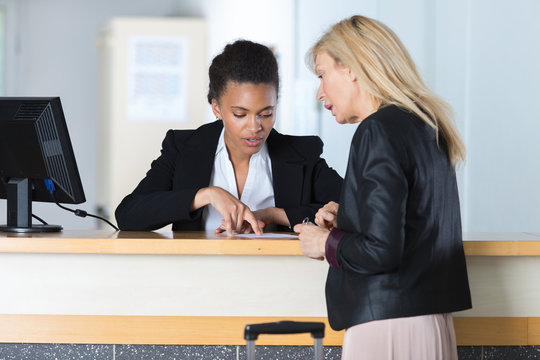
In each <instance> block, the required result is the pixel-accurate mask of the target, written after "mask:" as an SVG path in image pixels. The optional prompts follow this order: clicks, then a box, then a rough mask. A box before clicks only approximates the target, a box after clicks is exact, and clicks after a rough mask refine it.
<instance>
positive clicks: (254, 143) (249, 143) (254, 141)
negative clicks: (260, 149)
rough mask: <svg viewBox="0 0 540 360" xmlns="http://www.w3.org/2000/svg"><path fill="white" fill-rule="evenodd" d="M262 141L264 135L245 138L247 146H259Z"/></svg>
mask: <svg viewBox="0 0 540 360" xmlns="http://www.w3.org/2000/svg"><path fill="white" fill-rule="evenodd" d="M261 142H262V137H253V138H244V143H245V144H246V145H247V146H253V147H255V146H259V144H260V143H261Z"/></svg>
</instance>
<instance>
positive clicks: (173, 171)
mask: <svg viewBox="0 0 540 360" xmlns="http://www.w3.org/2000/svg"><path fill="white" fill-rule="evenodd" d="M222 129H223V123H222V122H221V121H219V120H218V121H215V122H213V123H210V124H206V125H203V126H201V127H199V128H198V129H196V130H169V131H168V132H167V135H166V137H165V140H164V141H163V145H162V150H161V156H160V157H159V158H157V159H156V160H154V161H153V162H152V166H151V169H150V170H149V171H148V172H147V174H146V177H145V178H144V179H143V180H142V181H141V182H140V183H139V185H138V186H137V187H136V188H135V190H134V191H133V193H131V194H130V195H128V196H126V197H125V198H124V199H123V200H122V202H121V203H120V205H119V206H118V208H117V209H116V212H115V215H116V221H117V222H118V226H119V227H120V229H121V230H155V229H159V228H161V227H163V226H165V225H168V224H171V223H172V224H173V226H172V229H173V230H202V229H203V224H202V208H201V209H198V210H197V211H194V212H190V211H189V206H190V204H191V202H192V201H193V198H194V196H195V194H196V193H197V191H198V190H199V189H201V188H203V187H207V186H208V185H209V182H210V176H211V174H212V169H213V166H214V157H215V153H216V148H217V144H218V140H219V136H220V134H221V131H222ZM267 144H268V153H269V155H270V158H271V160H272V175H273V182H274V198H275V204H276V207H279V208H283V209H284V210H285V212H286V214H287V217H288V218H289V222H290V223H291V226H294V225H295V224H297V223H300V222H302V220H303V219H304V218H305V217H310V219H312V220H313V218H314V216H315V213H316V212H317V210H318V209H319V208H320V207H321V206H323V205H324V204H326V203H327V202H329V201H337V200H338V199H339V194H340V190H341V184H342V181H343V179H342V178H341V177H340V176H339V175H338V174H337V172H336V171H334V170H333V169H331V168H330V167H328V165H327V164H326V161H325V160H324V159H322V158H321V157H320V155H321V153H322V148H323V144H322V141H321V140H320V139H319V138H318V137H316V136H288V135H282V134H280V133H278V132H277V131H276V130H272V131H271V133H270V135H269V136H268V139H267Z"/></svg>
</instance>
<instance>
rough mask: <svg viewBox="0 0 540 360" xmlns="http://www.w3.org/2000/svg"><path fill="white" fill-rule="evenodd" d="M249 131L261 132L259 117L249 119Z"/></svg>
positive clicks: (254, 116)
mask: <svg viewBox="0 0 540 360" xmlns="http://www.w3.org/2000/svg"><path fill="white" fill-rule="evenodd" d="M248 129H249V130H250V131H259V130H261V119H259V116H257V115H253V116H250V117H249V121H248Z"/></svg>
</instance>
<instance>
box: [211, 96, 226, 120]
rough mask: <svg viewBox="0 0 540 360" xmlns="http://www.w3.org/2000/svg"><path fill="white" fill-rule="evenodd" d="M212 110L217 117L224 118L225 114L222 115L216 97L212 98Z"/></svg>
mask: <svg viewBox="0 0 540 360" xmlns="http://www.w3.org/2000/svg"><path fill="white" fill-rule="evenodd" d="M212 112H213V113H214V116H215V117H216V119H219V120H223V116H222V115H221V109H220V107H219V104H218V102H217V100H216V99H212Z"/></svg>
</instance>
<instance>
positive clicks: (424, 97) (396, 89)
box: [307, 15, 465, 166]
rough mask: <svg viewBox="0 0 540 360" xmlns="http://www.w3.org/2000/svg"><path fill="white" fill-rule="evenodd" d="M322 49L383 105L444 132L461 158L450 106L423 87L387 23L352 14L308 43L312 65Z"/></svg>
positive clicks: (453, 154) (455, 158)
mask: <svg viewBox="0 0 540 360" xmlns="http://www.w3.org/2000/svg"><path fill="white" fill-rule="evenodd" d="M321 51H326V52H327V53H328V54H329V55H330V56H332V57H333V58H334V60H335V61H336V63H338V64H342V65H345V66H347V67H349V68H350V69H351V71H352V72H353V73H354V74H355V75H356V77H357V79H358V81H360V84H361V85H362V86H363V87H364V88H365V89H366V90H367V91H368V92H369V93H370V94H371V95H372V96H373V97H374V98H375V99H377V100H379V101H380V102H381V104H382V106H385V105H396V106H399V107H401V108H403V109H405V110H407V111H410V112H411V113H414V114H415V115H416V116H418V117H419V118H421V119H422V120H423V121H424V122H426V123H427V124H428V125H429V126H431V127H432V128H433V129H435V131H436V134H437V141H438V140H439V135H440V134H442V136H443V138H444V140H445V141H446V144H447V146H448V156H449V159H450V161H451V162H452V164H453V165H454V166H455V165H456V164H457V163H459V162H460V161H463V160H465V145H464V144H463V141H462V140H461V138H460V136H459V134H458V132H457V130H456V129H455V127H454V124H453V121H452V119H451V114H452V109H451V108H450V106H449V105H448V104H447V103H446V102H445V101H444V100H442V99H441V98H439V97H438V96H437V95H435V94H434V93H433V92H432V91H431V90H429V89H428V88H427V87H426V85H425V84H424V83H423V81H422V79H421V78H420V75H419V74H418V71H417V70H416V66H415V64H414V62H413V61H412V59H411V57H410V55H409V53H408V52H407V50H406V49H405V47H404V46H403V44H402V43H401V41H400V40H399V38H398V37H397V35H396V34H395V33H394V32H393V31H392V30H391V29H390V28H388V27H387V26H386V25H384V24H383V23H381V22H379V21H377V20H374V19H370V18H367V17H365V16H359V15H356V16H353V17H351V18H348V19H345V20H342V21H340V22H339V23H337V24H335V25H334V26H333V27H332V28H331V29H330V30H329V31H328V32H327V33H326V34H324V35H323V36H322V38H321V39H320V40H319V41H318V42H317V43H316V44H315V45H314V46H313V47H312V48H311V50H310V51H309V52H308V54H307V60H308V62H309V63H310V65H311V67H312V70H314V64H315V58H316V57H317V54H318V53H319V52H321Z"/></svg>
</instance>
